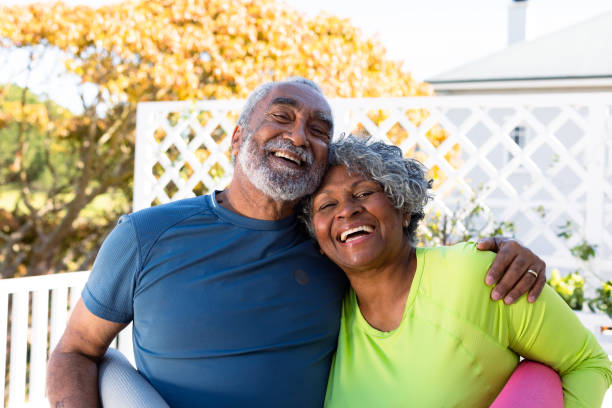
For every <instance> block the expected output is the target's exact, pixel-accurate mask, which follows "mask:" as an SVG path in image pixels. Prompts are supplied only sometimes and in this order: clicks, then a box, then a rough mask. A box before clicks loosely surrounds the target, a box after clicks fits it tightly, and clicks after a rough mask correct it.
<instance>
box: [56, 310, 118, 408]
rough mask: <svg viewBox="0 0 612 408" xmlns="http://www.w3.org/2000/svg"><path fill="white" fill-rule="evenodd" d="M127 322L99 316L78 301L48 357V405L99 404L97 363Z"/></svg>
mask: <svg viewBox="0 0 612 408" xmlns="http://www.w3.org/2000/svg"><path fill="white" fill-rule="evenodd" d="M126 325H127V324H125V323H115V322H111V321H108V320H104V319H101V318H99V317H98V316H96V315H94V314H93V313H91V312H90V311H89V310H87V308H86V307H85V305H84V304H83V301H82V300H79V301H78V303H77V304H76V307H75V308H74V310H73V311H72V315H71V316H70V320H69V321H68V325H67V327H66V330H65V331H64V334H63V336H62V338H61V339H60V341H59V343H58V344H57V347H56V348H55V350H54V351H53V353H52V354H51V357H50V359H49V365H48V367H47V395H48V398H49V402H50V406H51V407H63V408H64V407H65V408H68V407H97V406H99V405H100V404H99V397H98V363H99V362H100V361H101V359H102V358H103V356H104V353H105V352H106V350H107V348H108V346H109V345H110V343H111V342H112V340H113V339H114V338H115V336H116V335H117V334H118V333H119V332H120V331H121V330H122V329H123V328H124V327H125V326H126Z"/></svg>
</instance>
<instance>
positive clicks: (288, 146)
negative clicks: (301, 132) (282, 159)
mask: <svg viewBox="0 0 612 408" xmlns="http://www.w3.org/2000/svg"><path fill="white" fill-rule="evenodd" d="M264 150H265V151H266V152H270V151H273V150H284V151H286V152H289V153H291V154H294V155H296V156H298V157H299V158H300V160H301V161H302V163H304V164H305V165H307V166H310V165H312V163H313V162H314V158H313V157H312V152H311V151H310V150H308V149H306V148H304V147H298V146H295V145H294V144H293V143H291V142H290V141H289V140H287V139H283V138H281V137H277V138H275V139H272V140H269V141H268V142H266V144H264Z"/></svg>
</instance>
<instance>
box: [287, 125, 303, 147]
mask: <svg viewBox="0 0 612 408" xmlns="http://www.w3.org/2000/svg"><path fill="white" fill-rule="evenodd" d="M284 137H285V138H287V139H289V140H291V142H292V143H293V145H294V146H308V137H307V136H306V125H305V124H303V123H300V122H299V121H298V122H296V123H295V125H294V126H293V127H292V128H291V129H290V130H289V131H288V132H285V134H284Z"/></svg>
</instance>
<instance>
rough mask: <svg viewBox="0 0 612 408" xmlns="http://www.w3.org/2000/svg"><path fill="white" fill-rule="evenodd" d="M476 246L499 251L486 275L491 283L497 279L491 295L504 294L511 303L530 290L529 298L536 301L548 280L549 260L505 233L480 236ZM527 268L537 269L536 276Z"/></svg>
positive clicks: (486, 280) (489, 283)
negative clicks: (495, 235) (502, 235)
mask: <svg viewBox="0 0 612 408" xmlns="http://www.w3.org/2000/svg"><path fill="white" fill-rule="evenodd" d="M477 248H478V249H479V250H481V251H493V252H496V253H497V256H496V257H495V260H494V261H493V264H492V265H491V267H490V268H489V272H487V276H486V278H485V282H486V284H487V285H489V286H490V285H493V284H494V283H497V285H495V287H494V288H493V291H492V292H491V299H493V300H499V299H502V298H503V299H504V303H506V304H507V305H509V304H512V303H514V302H516V300H517V299H518V298H519V297H521V296H522V295H523V294H525V293H527V292H528V291H529V296H528V297H527V300H528V301H529V302H530V303H533V302H535V300H536V299H537V298H538V297H539V296H540V293H541V292H542V289H544V284H545V283H546V264H545V263H544V261H543V260H542V259H540V258H539V257H538V256H537V255H536V254H534V253H533V252H531V251H530V250H529V249H528V248H525V247H524V246H522V245H521V244H519V243H518V242H517V241H515V240H513V239H509V238H504V237H495V238H484V239H481V240H480V241H478V246H477ZM528 270H531V271H534V272H536V273H537V277H536V276H535V275H534V274H533V273H532V272H527V271H528ZM500 278H501V280H500Z"/></svg>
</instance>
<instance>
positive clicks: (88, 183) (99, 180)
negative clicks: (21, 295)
mask: <svg viewBox="0 0 612 408" xmlns="http://www.w3.org/2000/svg"><path fill="white" fill-rule="evenodd" d="M0 46H2V47H4V48H5V50H14V49H24V50H30V49H33V48H34V47H45V48H49V49H53V50H60V51H61V55H63V56H64V58H65V67H66V73H67V74H70V75H77V76H78V77H79V78H80V81H81V84H90V85H93V86H95V89H96V92H97V93H96V95H95V97H93V98H82V104H83V106H82V112H81V113H70V112H67V111H66V112H62V113H61V114H51V113H50V111H49V104H46V103H38V104H36V106H34V105H35V104H32V103H29V102H28V100H27V98H22V99H21V100H20V101H19V103H17V104H14V105H13V108H14V109H12V110H11V111H4V112H3V114H2V116H0V126H17V128H18V129H21V130H20V131H19V132H21V133H20V134H19V137H20V138H21V139H20V140H24V142H25V139H26V137H27V131H26V130H27V129H26V124H27V126H35V127H36V128H37V129H38V130H37V131H39V132H41V133H42V134H45V135H46V138H48V140H47V141H46V143H47V145H46V146H47V149H48V150H47V152H50V153H51V155H52V154H54V152H56V151H57V152H64V153H70V157H71V158H72V159H71V160H73V162H71V165H69V166H67V165H65V164H66V163H63V165H60V163H54V162H53V160H48V161H47V162H45V166H46V167H47V171H48V172H49V174H52V175H53V177H52V180H51V182H49V183H47V184H46V185H44V186H40V185H39V186H38V187H37V188H36V189H35V188H34V187H33V183H34V180H32V178H31V177H30V175H29V174H28V164H27V163H28V162H27V161H24V160H21V159H20V157H25V156H26V155H27V154H28V153H27V149H28V144H27V143H23V144H22V145H20V146H18V147H17V150H18V151H16V152H14V157H15V160H14V162H13V163H12V165H11V167H10V172H12V173H13V174H12V175H10V177H13V179H18V180H19V183H20V184H21V186H22V187H23V188H22V189H21V192H20V198H19V200H20V201H19V205H17V206H16V207H15V208H14V209H9V211H11V212H12V213H11V216H12V219H11V223H6V225H5V226H1V228H3V230H2V231H0V262H2V264H3V268H2V276H4V277H8V276H13V275H15V273H16V272H18V271H20V270H21V273H25V272H26V271H27V273H28V274H43V273H50V272H55V271H59V270H67V269H68V270H70V269H82V268H88V267H89V266H90V265H91V262H92V259H93V254H95V253H96V251H97V245H98V244H97V243H98V242H99V240H100V236H101V235H103V234H104V233H106V232H107V231H108V229H109V228H110V227H111V221H110V220H112V219H115V218H116V217H117V215H118V213H120V212H123V211H125V210H126V209H125V208H122V207H121V206H111V207H110V208H106V211H105V214H104V215H100V216H99V217H97V218H98V219H97V223H95V228H94V227H91V226H90V225H91V222H90V221H88V220H85V219H84V213H83V209H84V208H86V206H87V205H88V204H90V203H91V202H92V201H93V200H94V199H96V198H97V197H99V196H100V195H102V194H107V193H108V192H110V191H113V192H120V193H121V194H123V195H124V196H129V194H130V192H129V190H131V186H130V181H131V177H132V168H133V155H134V129H135V114H136V104H137V103H138V102H141V101H161V100H184V99H226V98H242V97H245V96H247V95H248V94H249V92H251V91H252V90H253V89H254V88H255V87H256V86H257V85H259V84H261V83H262V82H265V81H270V80H279V79H283V78H285V77H288V76H293V75H300V76H304V77H307V78H310V79H313V80H315V81H316V82H318V83H319V84H321V86H322V88H323V89H324V91H325V93H326V95H327V96H329V97H374V96H411V95H430V94H431V89H430V87H429V86H428V85H426V84H423V83H418V82H416V81H414V80H413V79H412V77H411V76H410V74H409V73H407V72H406V71H404V70H403V69H402V67H401V65H400V63H398V62H394V61H390V60H389V59H387V58H386V56H385V49H384V47H383V46H382V45H381V44H380V43H379V42H378V41H376V40H373V39H369V38H365V37H364V36H363V35H362V33H361V32H360V31H359V30H358V29H357V28H355V27H353V26H352V25H351V24H350V23H349V22H348V21H347V20H344V19H340V18H337V17H334V16H330V15H320V16H318V17H316V18H312V19H308V18H306V17H305V16H303V15H302V14H300V13H298V12H296V11H294V10H292V9H290V8H288V7H287V6H286V5H284V4H283V3H280V2H278V1H275V0H176V1H168V0H131V1H124V2H121V3H116V4H111V5H107V6H104V7H100V8H91V7H87V6H67V5H64V4H62V3H55V4H34V5H27V6H11V7H2V8H1V9H0ZM34 59H35V58H34ZM36 62H37V61H35V60H34V61H33V62H32V65H35V64H36ZM24 92H26V93H27V92H28V90H27V89H24ZM101 107H102V109H101ZM36 194H38V196H36ZM41 197H42V198H41ZM126 201H129V200H123V202H124V203H125V202H126ZM114 207H119V208H114ZM100 218H102V219H100ZM9 224H10V225H9Z"/></svg>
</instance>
